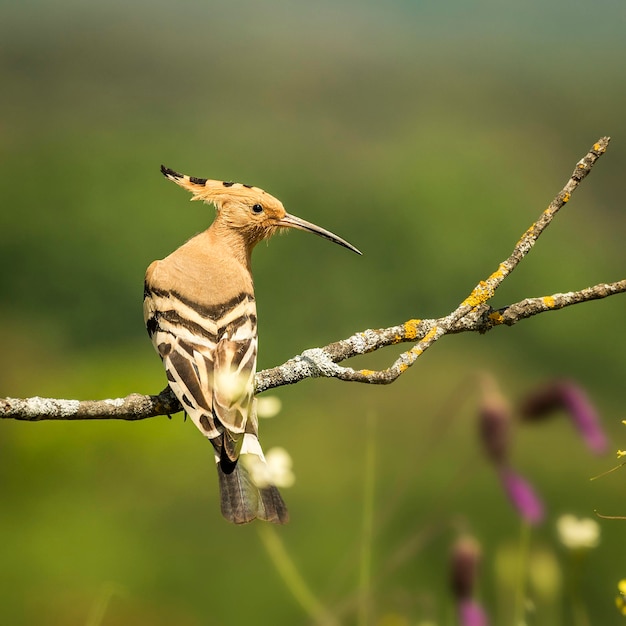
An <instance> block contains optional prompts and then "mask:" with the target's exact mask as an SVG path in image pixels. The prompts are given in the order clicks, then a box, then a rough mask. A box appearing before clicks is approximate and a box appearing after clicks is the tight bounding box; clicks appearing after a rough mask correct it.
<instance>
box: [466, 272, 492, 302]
mask: <svg viewBox="0 0 626 626" xmlns="http://www.w3.org/2000/svg"><path fill="white" fill-rule="evenodd" d="M498 271H500V270H498ZM496 274H498V272H494V274H492V277H493V276H496ZM491 296H493V289H492V288H491V287H490V286H489V284H488V283H487V282H486V281H484V280H481V281H480V282H479V283H478V285H476V287H474V289H473V290H472V293H470V295H469V296H467V298H465V300H463V306H471V307H472V308H473V307H477V306H479V305H481V304H484V303H485V302H486V301H487V300H489V298H491Z"/></svg>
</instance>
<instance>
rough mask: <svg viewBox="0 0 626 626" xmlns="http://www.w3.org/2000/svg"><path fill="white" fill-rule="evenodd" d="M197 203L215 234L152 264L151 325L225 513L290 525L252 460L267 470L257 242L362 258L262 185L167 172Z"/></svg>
mask: <svg viewBox="0 0 626 626" xmlns="http://www.w3.org/2000/svg"><path fill="white" fill-rule="evenodd" d="M161 172H162V174H163V175H164V176H165V177H166V178H167V179H168V180H170V181H172V182H174V183H176V184H177V185H180V186H181V187H182V188H183V189H186V190H187V191H190V192H191V193H192V194H193V196H192V198H191V200H201V201H204V202H206V203H208V204H213V205H214V207H215V209H216V213H215V218H214V220H213V222H212V223H211V225H210V226H209V228H208V229H207V230H205V231H203V232H201V233H199V234H197V235H195V236H194V237H192V238H191V239H189V240H188V241H187V242H186V243H184V244H183V245H182V246H180V247H179V248H177V249H176V250H175V251H174V252H172V253H171V254H170V255H169V256H167V257H165V258H164V259H161V260H157V261H154V262H153V263H151V264H150V266H149V267H148V269H147V271H146V277H145V287H144V301H143V311H144V321H145V324H146V329H147V331H148V334H149V335H150V338H151V340H152V343H153V345H154V347H155V349H156V351H157V353H158V354H159V356H160V357H161V360H162V362H163V365H164V366H165V373H166V377H167V381H168V385H169V387H170V388H171V390H172V391H173V393H174V394H175V395H176V397H177V398H178V400H179V402H180V404H181V406H182V407H183V409H184V411H185V412H186V414H187V415H189V417H190V418H191V420H192V421H193V423H194V424H195V425H196V426H197V428H198V429H199V430H200V432H201V433H202V434H203V435H204V436H205V437H206V438H207V439H209V441H210V442H211V444H212V445H213V451H214V457H215V462H216V465H217V473H218V479H219V480H218V482H219V490H220V503H221V513H222V515H223V516H224V517H225V518H226V519H227V520H228V521H230V522H233V523H235V524H244V523H247V522H250V521H252V520H254V519H260V520H265V521H268V522H273V523H276V524H284V523H286V522H287V521H288V519H289V514H288V511H287V507H286V505H285V503H284V501H283V499H282V496H281V495H280V493H279V491H278V489H277V487H276V486H275V485H274V484H272V483H271V482H269V481H259V480H258V479H257V480H256V482H255V480H254V479H253V474H251V473H250V472H249V471H248V470H247V469H246V466H245V465H246V464H245V460H244V462H242V459H245V455H250V457H256V458H257V460H260V461H261V462H262V463H265V458H264V455H263V450H262V448H261V445H260V443H259V438H258V420H257V416H256V401H255V398H254V393H255V389H254V376H255V373H256V359H257V344H258V340H257V314H256V302H255V295H254V284H253V279H252V273H251V254H252V250H253V248H254V247H255V245H256V244H258V243H259V242H260V241H262V240H264V239H267V238H269V237H271V236H272V235H273V234H274V233H276V232H277V231H280V230H282V229H288V228H294V229H299V230H303V231H306V232H310V233H314V234H316V235H319V236H321V237H324V238H326V239H328V240H330V241H332V242H334V243H336V244H339V245H340V246H343V247H344V248H347V249H349V250H352V251H353V252H355V253H357V254H361V252H360V251H359V250H358V249H357V248H355V247H354V246H353V245H352V244H350V243H348V242H347V241H345V240H344V239H342V238H340V237H338V236H337V235H334V234H333V233H331V232H330V231H328V230H325V229H324V228H321V227H319V226H316V225H315V224H312V223H310V222H307V221H306V220H303V219H301V218H299V217H296V216H294V215H291V214H289V213H287V212H286V210H285V208H284V206H283V204H282V202H281V201H280V200H278V199H277V198H275V197H273V196H272V195H270V194H269V193H267V192H265V191H263V190H262V189H260V188H258V187H253V186H251V185H245V184H242V183H234V182H225V181H218V180H210V179H207V178H197V177H194V176H187V175H185V174H179V173H178V172H175V171H174V170H172V169H169V168H167V167H165V166H163V165H162V166H161Z"/></svg>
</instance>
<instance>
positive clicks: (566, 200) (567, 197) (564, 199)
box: [563, 193, 572, 202]
mask: <svg viewBox="0 0 626 626" xmlns="http://www.w3.org/2000/svg"><path fill="white" fill-rule="evenodd" d="M571 197H572V196H571V195H570V194H569V193H566V194H565V195H564V196H563V202H569V199H570V198H571Z"/></svg>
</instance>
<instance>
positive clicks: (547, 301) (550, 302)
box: [542, 296, 556, 309]
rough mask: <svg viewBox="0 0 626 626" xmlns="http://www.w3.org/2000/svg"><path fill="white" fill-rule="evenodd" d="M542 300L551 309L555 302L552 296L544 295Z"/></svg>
mask: <svg viewBox="0 0 626 626" xmlns="http://www.w3.org/2000/svg"><path fill="white" fill-rule="evenodd" d="M542 301H543V303H544V304H545V305H546V306H547V307H548V308H549V309H553V308H554V305H555V304H556V303H555V300H554V298H553V297H552V296H544V297H543V298H542Z"/></svg>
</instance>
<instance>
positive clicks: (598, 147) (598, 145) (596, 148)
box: [593, 143, 602, 152]
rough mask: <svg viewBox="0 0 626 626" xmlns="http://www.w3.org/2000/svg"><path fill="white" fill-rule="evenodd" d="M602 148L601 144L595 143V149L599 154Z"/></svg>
mask: <svg viewBox="0 0 626 626" xmlns="http://www.w3.org/2000/svg"><path fill="white" fill-rule="evenodd" d="M601 148H602V146H601V145H600V144H599V143H594V144H593V149H594V150H595V151H596V152H597V151H598V150H601Z"/></svg>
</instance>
